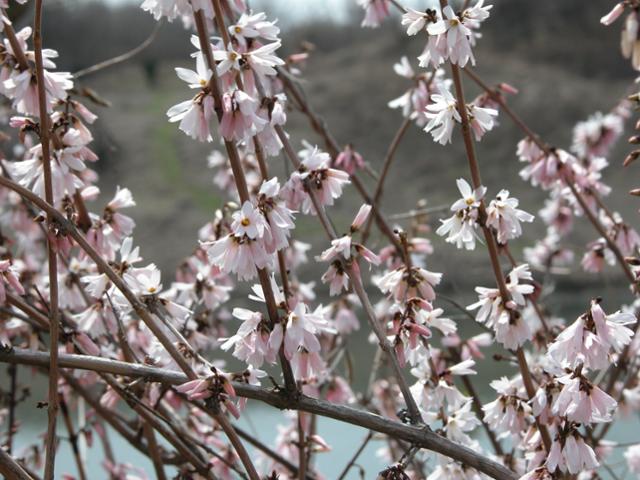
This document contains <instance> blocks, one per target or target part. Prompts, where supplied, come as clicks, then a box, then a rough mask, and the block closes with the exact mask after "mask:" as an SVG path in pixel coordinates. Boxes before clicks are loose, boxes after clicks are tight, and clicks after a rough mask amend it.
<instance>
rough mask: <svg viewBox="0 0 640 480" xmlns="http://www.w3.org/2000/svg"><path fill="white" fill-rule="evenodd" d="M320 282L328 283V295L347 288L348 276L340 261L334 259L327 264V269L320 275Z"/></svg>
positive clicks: (336, 293) (338, 292) (337, 293)
mask: <svg viewBox="0 0 640 480" xmlns="http://www.w3.org/2000/svg"><path fill="white" fill-rule="evenodd" d="M322 283H328V284H329V295H331V296H333V295H339V294H340V292H341V291H342V290H347V288H348V286H349V277H348V276H347V274H346V273H345V271H344V269H343V268H342V262H339V261H336V262H332V263H331V265H329V269H328V270H327V271H326V272H325V273H324V275H322Z"/></svg>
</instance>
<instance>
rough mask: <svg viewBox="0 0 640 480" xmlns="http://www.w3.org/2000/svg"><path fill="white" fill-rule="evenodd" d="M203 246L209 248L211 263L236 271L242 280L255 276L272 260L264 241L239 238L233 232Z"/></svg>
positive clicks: (225, 269)
mask: <svg viewBox="0 0 640 480" xmlns="http://www.w3.org/2000/svg"><path fill="white" fill-rule="evenodd" d="M202 246H203V247H205V248H206V249H207V254H208V256H209V260H210V261H211V263H213V264H214V265H216V266H217V267H219V268H220V269H221V270H222V271H224V272H226V273H236V274H237V275H238V278H239V279H240V280H251V279H252V278H255V276H256V275H257V274H258V270H257V269H259V268H260V269H261V268H265V267H267V266H268V265H270V264H271V262H272V257H271V256H270V255H269V254H268V253H267V251H266V250H265V248H264V245H263V243H262V242H261V241H259V240H251V239H249V238H248V237H245V238H238V237H236V236H235V235H233V234H231V235H227V236H225V237H222V238H221V239H219V240H216V241H214V242H203V243H202Z"/></svg>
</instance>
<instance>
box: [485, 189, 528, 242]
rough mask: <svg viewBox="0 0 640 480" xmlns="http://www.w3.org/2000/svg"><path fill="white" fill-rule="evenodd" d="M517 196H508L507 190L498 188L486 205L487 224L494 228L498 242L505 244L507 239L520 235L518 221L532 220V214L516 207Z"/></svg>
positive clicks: (517, 202)
mask: <svg viewBox="0 0 640 480" xmlns="http://www.w3.org/2000/svg"><path fill="white" fill-rule="evenodd" d="M518 204H519V201H518V199H517V198H513V197H509V190H500V193H498V195H496V198H495V199H494V200H491V202H490V203H489V206H488V207H487V226H488V227H493V228H494V229H495V230H496V234H497V238H498V243H501V244H505V243H507V241H508V240H511V239H513V238H518V237H519V236H520V235H522V227H521V225H520V222H533V219H534V218H535V217H534V216H533V215H531V214H529V213H527V212H525V211H524V210H520V209H518Z"/></svg>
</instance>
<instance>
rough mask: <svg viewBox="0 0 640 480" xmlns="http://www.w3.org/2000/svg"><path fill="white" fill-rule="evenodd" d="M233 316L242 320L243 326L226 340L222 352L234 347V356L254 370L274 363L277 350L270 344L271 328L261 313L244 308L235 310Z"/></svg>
mask: <svg viewBox="0 0 640 480" xmlns="http://www.w3.org/2000/svg"><path fill="white" fill-rule="evenodd" d="M233 316H234V317H235V318H237V319H239V320H242V325H240V328H239V329H238V331H237V332H236V334H235V335H233V336H232V337H230V338H228V339H221V340H224V343H223V344H222V345H221V346H220V348H221V349H222V350H225V351H226V350H229V349H230V348H231V347H234V351H233V356H234V357H236V358H238V359H240V360H242V361H244V362H247V363H248V364H249V365H251V366H252V367H254V368H260V367H261V366H262V364H263V363H264V361H265V360H267V362H269V363H273V362H275V360H276V355H277V353H278V352H277V350H274V349H273V348H271V345H270V342H269V336H270V331H269V326H268V323H267V321H266V320H265V319H264V318H263V316H262V314H261V313H258V312H252V311H251V310H247V309H244V308H234V309H233Z"/></svg>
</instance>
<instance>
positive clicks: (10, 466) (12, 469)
mask: <svg viewBox="0 0 640 480" xmlns="http://www.w3.org/2000/svg"><path fill="white" fill-rule="evenodd" d="M0 473H1V474H2V475H3V476H4V478H11V479H15V480H35V479H34V477H32V476H31V475H29V474H28V473H27V472H26V470H25V469H24V468H22V466H21V465H20V464H19V463H18V462H17V461H16V460H14V459H13V457H11V455H9V454H8V453H7V452H5V451H4V449H3V448H0Z"/></svg>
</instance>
